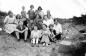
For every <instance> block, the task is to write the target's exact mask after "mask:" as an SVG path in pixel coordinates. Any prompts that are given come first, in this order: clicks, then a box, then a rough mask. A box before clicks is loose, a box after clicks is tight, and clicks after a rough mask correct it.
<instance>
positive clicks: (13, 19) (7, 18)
mask: <svg viewBox="0 0 86 56" xmlns="http://www.w3.org/2000/svg"><path fill="white" fill-rule="evenodd" d="M15 21H16V18H15V16H13V17H12V18H11V17H9V16H6V17H5V19H4V23H6V24H9V23H15Z"/></svg>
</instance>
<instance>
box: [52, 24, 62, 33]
mask: <svg viewBox="0 0 86 56" xmlns="http://www.w3.org/2000/svg"><path fill="white" fill-rule="evenodd" d="M53 29H55V30H56V33H57V34H59V33H62V26H61V24H59V23H58V24H57V25H54V27H53Z"/></svg>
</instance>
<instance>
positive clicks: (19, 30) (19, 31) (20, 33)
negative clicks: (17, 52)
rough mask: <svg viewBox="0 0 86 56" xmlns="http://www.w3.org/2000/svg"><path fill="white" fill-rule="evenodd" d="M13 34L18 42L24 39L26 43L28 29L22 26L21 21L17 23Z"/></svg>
mask: <svg viewBox="0 0 86 56" xmlns="http://www.w3.org/2000/svg"><path fill="white" fill-rule="evenodd" d="M15 32H16V36H17V39H18V40H20V39H21V38H23V37H24V41H25V42H26V41H27V35H28V28H27V27H26V26H24V25H23V22H22V21H20V22H19V25H18V26H17V27H16V30H15ZM20 37H21V38H20Z"/></svg>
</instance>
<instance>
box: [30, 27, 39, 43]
mask: <svg viewBox="0 0 86 56" xmlns="http://www.w3.org/2000/svg"><path fill="white" fill-rule="evenodd" d="M40 37H41V30H38V28H37V26H34V30H32V31H31V38H32V41H31V42H32V44H33V45H35V44H36V45H37V44H38V41H39V38H40Z"/></svg>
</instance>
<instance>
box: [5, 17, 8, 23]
mask: <svg viewBox="0 0 86 56" xmlns="http://www.w3.org/2000/svg"><path fill="white" fill-rule="evenodd" d="M7 21H8V17H7V16H6V17H5V19H4V24H6V23H7Z"/></svg>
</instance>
